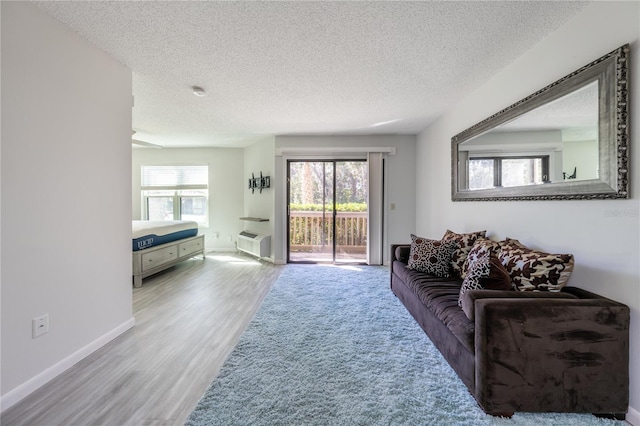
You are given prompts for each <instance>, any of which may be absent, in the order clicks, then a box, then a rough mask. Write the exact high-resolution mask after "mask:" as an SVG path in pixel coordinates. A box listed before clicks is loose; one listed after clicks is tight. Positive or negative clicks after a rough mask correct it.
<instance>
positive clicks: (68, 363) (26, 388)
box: [0, 317, 136, 412]
mask: <svg viewBox="0 0 640 426" xmlns="http://www.w3.org/2000/svg"><path fill="white" fill-rule="evenodd" d="M135 324H136V320H135V318H133V317H131V318H130V319H129V320H127V321H125V322H124V323H122V324H120V325H119V326H117V327H116V328H114V329H113V330H111V331H109V332H107V333H106V334H104V335H102V336H100V337H99V338H97V339H96V340H94V341H93V342H91V343H89V344H88V345H86V346H85V347H83V348H80V349H79V350H77V351H76V352H74V353H72V354H71V355H69V356H68V357H66V358H64V359H63V360H61V361H60V362H58V363H56V364H54V365H52V366H51V367H49V368H47V369H46V370H44V371H43V372H41V373H40V374H38V375H36V376H34V377H32V378H31V379H29V380H27V381H26V382H24V383H23V384H21V385H19V386H18V387H16V388H14V389H12V390H10V391H9V392H7V393H6V394H5V395H3V396H2V397H0V412H3V411H5V410H6V409H8V408H10V407H12V406H13V405H15V404H16V403H17V402H19V401H21V400H22V399H24V398H25V397H27V396H29V395H30V394H31V393H33V392H35V391H36V390H38V389H39V388H40V387H42V386H44V385H45V384H46V383H48V382H50V381H51V380H53V379H55V378H56V377H58V376H59V375H60V374H62V373H64V372H65V371H67V370H68V369H69V368H71V367H73V366H74V365H75V364H77V363H78V362H80V361H82V360H83V359H85V358H86V357H88V356H89V355H91V354H92V353H93V352H95V351H97V350H98V349H100V348H101V347H103V346H104V345H106V344H107V343H109V342H110V341H112V340H113V339H115V338H116V337H118V336H120V335H121V334H123V333H124V332H125V331H127V330H129V329H130V328H131V327H133V326H134V325H135Z"/></svg>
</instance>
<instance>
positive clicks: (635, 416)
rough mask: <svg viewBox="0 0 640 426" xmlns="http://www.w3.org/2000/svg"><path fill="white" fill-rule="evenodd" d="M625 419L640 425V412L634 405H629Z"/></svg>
mask: <svg viewBox="0 0 640 426" xmlns="http://www.w3.org/2000/svg"><path fill="white" fill-rule="evenodd" d="M625 420H626V421H627V423H630V424H632V425H633V426H640V412H639V411H638V410H635V409H633V407H629V411H628V412H627V415H626V416H625Z"/></svg>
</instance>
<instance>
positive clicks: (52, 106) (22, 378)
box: [1, 2, 133, 409]
mask: <svg viewBox="0 0 640 426" xmlns="http://www.w3.org/2000/svg"><path fill="white" fill-rule="evenodd" d="M1 8H2V146H1V149H2V164H1V174H2V178H1V182H2V213H1V218H2V243H1V245H2V250H1V253H2V259H1V263H2V345H1V346H2V354H1V357H2V377H1V383H2V389H1V393H2V404H1V405H2V408H3V409H5V408H7V407H8V406H10V405H12V404H14V403H15V402H17V401H18V400H19V399H21V398H23V397H24V396H26V395H27V394H29V393H30V392H32V391H33V390H35V389H37V388H38V387H39V386H41V385H42V384H44V383H45V382H47V381H48V380H50V379H51V378H53V377H55V376H56V375H57V374H59V373H61V372H62V371H64V370H65V369H66V368H68V367H70V366H71V365H72V364H73V363H75V362H77V361H78V360H80V359H82V358H83V357H84V356H86V355H88V354H89V353H90V352H92V351H94V350H95V349H97V348H99V347H100V346H101V345H103V344H104V343H106V342H107V341H109V340H110V339H112V338H114V337H115V336H117V335H119V334H121V333H122V332H124V331H125V330H126V329H128V328H130V327H131V326H133V317H132V292H131V254H130V253H131V252H130V250H131V249H130V244H131V243H130V241H131V224H130V222H129V220H130V217H131V198H130V196H129V194H130V190H131V169H130V167H129V164H130V163H131V148H130V138H131V106H132V105H131V104H132V98H131V72H130V71H129V70H128V69H126V68H125V67H124V66H122V65H120V64H119V63H117V62H116V61H115V60H113V59H112V58H110V57H108V56H107V55H106V54H105V53H103V52H102V51H100V50H98V49H97V48H95V47H93V46H92V45H90V44H89V43H88V42H87V41H86V40H84V39H82V38H80V37H78V36H77V35H76V34H75V33H74V32H73V31H71V30H70V29H69V28H67V27H65V26H63V25H62V24H60V23H58V22H57V21H55V20H53V19H52V18H50V17H49V16H48V15H46V14H45V13H43V12H41V11H40V10H39V9H37V8H36V7H35V6H34V5H32V4H30V3H22V2H16V3H13V2H2V3H1ZM43 314H49V319H50V331H49V333H47V334H45V335H43V336H40V337H38V338H35V339H33V338H32V336H31V319H32V318H34V317H36V316H39V315H43Z"/></svg>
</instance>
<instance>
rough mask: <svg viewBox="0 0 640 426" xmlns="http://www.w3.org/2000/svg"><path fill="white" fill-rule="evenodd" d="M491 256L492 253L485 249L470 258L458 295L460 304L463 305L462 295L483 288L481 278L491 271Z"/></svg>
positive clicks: (487, 275)
mask: <svg viewBox="0 0 640 426" xmlns="http://www.w3.org/2000/svg"><path fill="white" fill-rule="evenodd" d="M490 258H491V253H489V252H487V251H485V252H483V253H480V254H479V255H478V256H477V257H475V258H474V259H471V260H469V262H468V267H469V268H468V271H467V275H466V276H465V277H464V280H462V287H460V294H459V295H458V306H460V307H462V297H463V296H464V294H465V293H466V292H467V291H469V290H480V289H482V288H483V287H482V284H481V283H480V280H481V279H482V278H488V277H489V274H490V273H491V263H490Z"/></svg>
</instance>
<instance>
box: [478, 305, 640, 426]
mask: <svg viewBox="0 0 640 426" xmlns="http://www.w3.org/2000/svg"><path fill="white" fill-rule="evenodd" d="M475 362H476V373H475V374H476V383H475V397H476V399H477V401H478V403H479V404H480V405H481V406H482V408H483V409H485V411H486V412H488V413H503V412H513V411H557V412H590V413H599V414H605V413H613V414H620V413H625V412H626V411H627V408H628V404H629V308H628V307H627V306H626V305H623V304H621V303H617V302H614V301H612V300H609V299H606V298H602V297H599V298H597V299H548V298H544V299H535V298H534V299H529V298H522V299H516V298H488V299H480V300H476V301H475Z"/></svg>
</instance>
